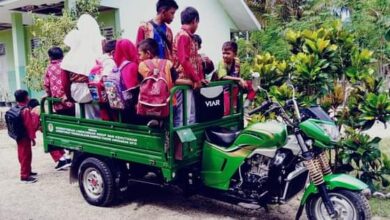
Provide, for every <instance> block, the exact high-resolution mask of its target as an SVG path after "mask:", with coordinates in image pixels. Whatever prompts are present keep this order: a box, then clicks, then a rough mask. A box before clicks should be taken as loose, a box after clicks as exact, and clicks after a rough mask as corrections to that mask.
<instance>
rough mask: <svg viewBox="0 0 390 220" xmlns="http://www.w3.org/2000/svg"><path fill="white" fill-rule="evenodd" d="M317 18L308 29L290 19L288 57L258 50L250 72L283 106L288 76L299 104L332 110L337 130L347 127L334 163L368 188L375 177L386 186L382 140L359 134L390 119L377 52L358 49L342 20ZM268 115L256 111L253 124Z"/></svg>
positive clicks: (355, 38)
mask: <svg viewBox="0 0 390 220" xmlns="http://www.w3.org/2000/svg"><path fill="white" fill-rule="evenodd" d="M321 16H325V17H326V16H328V15H327V14H324V15H321ZM321 22H322V23H321ZM321 22H320V21H319V20H314V21H313V22H312V23H310V22H308V23H307V25H306V26H307V27H309V28H308V29H302V28H301V27H300V28H296V27H297V26H298V22H296V21H294V20H293V21H292V22H291V23H290V24H289V25H286V26H288V27H289V28H288V29H287V30H286V31H283V36H284V39H283V40H284V41H285V42H286V43H288V45H289V46H288V49H289V50H290V52H289V53H290V55H289V56H287V58H286V59H279V58H278V56H276V55H274V54H273V53H272V52H271V53H269V52H264V50H259V51H260V53H259V54H258V55H255V56H254V57H253V60H252V62H251V64H252V69H251V70H252V71H254V72H259V73H260V76H261V80H262V81H261V82H262V83H261V85H262V87H264V88H265V89H267V90H268V91H269V93H270V95H271V96H272V98H273V99H276V100H278V101H279V102H280V103H281V104H283V103H284V101H285V100H287V99H290V98H291V89H290V88H289V87H288V86H287V85H286V84H285V82H286V81H288V80H290V81H291V82H292V83H293V84H294V86H295V87H296V89H297V97H298V100H299V102H300V103H301V104H303V105H312V104H320V105H321V106H322V107H323V108H324V109H327V110H329V111H332V112H333V114H334V117H335V118H336V119H337V124H338V125H339V126H340V129H341V128H346V130H347V132H345V133H344V137H343V141H342V142H340V143H339V144H338V145H337V146H336V147H335V149H334V150H335V152H336V154H335V155H336V158H335V163H334V165H335V167H337V169H338V170H341V169H342V168H343V170H344V171H346V170H347V171H352V170H354V172H356V173H357V176H358V177H359V178H360V179H362V180H363V181H365V182H366V183H368V184H369V185H370V186H371V187H372V188H373V187H374V181H379V182H381V183H382V184H383V185H386V184H388V181H387V180H386V179H385V178H384V176H383V174H384V170H385V168H384V167H387V165H386V163H385V162H384V161H385V159H384V158H383V157H382V156H381V151H380V149H379V148H378V143H379V141H380V139H378V138H373V139H371V138H370V137H369V136H368V135H366V134H363V133H362V131H364V130H367V129H369V128H371V127H372V126H373V124H374V122H375V121H377V120H379V121H381V122H383V123H385V122H386V121H388V120H390V112H389V111H388V109H389V106H390V98H389V95H388V94H385V93H382V92H381V85H382V80H381V78H379V77H378V74H377V72H376V71H375V69H374V67H375V65H373V64H375V62H377V59H375V55H376V54H375V53H374V51H371V50H369V49H367V48H365V47H362V44H361V43H360V42H359V38H358V36H357V35H356V34H354V33H352V32H351V31H350V30H349V29H348V27H347V26H346V25H343V24H342V23H341V22H340V21H338V20H335V19H330V20H329V21H328V22H326V23H324V22H323V21H321ZM276 30H278V31H279V30H280V27H278V28H276ZM269 33H272V31H269ZM253 36H254V35H252V37H253ZM272 37H275V35H272ZM275 51H278V50H276V49H275ZM248 60H249V59H248ZM263 100H264V97H259V98H257V99H256V101H257V103H258V104H259V103H260V102H262V101H263ZM290 114H291V113H290ZM268 117H269V115H257V116H255V117H254V118H252V119H251V122H254V121H264V120H267V119H268ZM389 164H390V162H389ZM386 169H387V168H386Z"/></svg>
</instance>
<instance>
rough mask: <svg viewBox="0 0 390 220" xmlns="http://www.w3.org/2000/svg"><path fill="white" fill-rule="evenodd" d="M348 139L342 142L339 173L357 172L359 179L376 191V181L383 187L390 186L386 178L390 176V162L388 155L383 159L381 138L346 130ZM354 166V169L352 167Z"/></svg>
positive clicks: (349, 129)
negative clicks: (380, 145) (380, 144)
mask: <svg viewBox="0 0 390 220" xmlns="http://www.w3.org/2000/svg"><path fill="white" fill-rule="evenodd" d="M346 134H347V135H346V137H345V138H344V140H342V141H341V145H342V146H343V147H342V148H341V151H340V152H339V158H340V161H341V163H340V164H339V166H338V167H337V168H338V169H339V171H341V172H342V171H351V170H353V169H355V167H356V169H357V170H356V171H357V177H358V178H360V179H361V180H363V181H364V182H365V183H367V184H368V185H369V187H370V188H371V189H372V190H375V189H376V186H375V185H374V180H376V181H377V182H380V183H382V186H383V187H387V186H388V185H389V180H388V179H386V177H385V176H384V175H385V174H389V168H390V161H389V160H388V159H387V156H386V155H383V157H384V158H382V154H381V151H380V149H379V142H380V141H381V139H380V138H378V137H376V138H373V139H371V138H370V136H369V135H367V134H362V133H360V132H358V131H356V130H353V129H351V128H347V129H346ZM352 165H354V167H353V166H352Z"/></svg>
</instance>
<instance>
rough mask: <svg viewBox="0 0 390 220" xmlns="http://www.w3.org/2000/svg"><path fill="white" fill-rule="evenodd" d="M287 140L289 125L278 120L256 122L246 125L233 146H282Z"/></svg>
mask: <svg viewBox="0 0 390 220" xmlns="http://www.w3.org/2000/svg"><path fill="white" fill-rule="evenodd" d="M286 142H287V127H286V125H285V124H282V123H279V122H277V121H268V122H263V123H255V124H252V125H250V126H248V127H246V128H245V129H244V130H243V131H242V132H241V133H240V135H239V136H238V137H237V139H236V140H235V141H234V143H233V146H232V147H239V146H243V145H250V146H254V147H262V148H270V147H281V146H283V145H285V144H286Z"/></svg>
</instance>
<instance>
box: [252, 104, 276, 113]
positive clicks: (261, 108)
mask: <svg viewBox="0 0 390 220" xmlns="http://www.w3.org/2000/svg"><path fill="white" fill-rule="evenodd" d="M272 104H273V103H272V102H270V101H265V102H263V103H262V104H261V105H260V106H259V107H257V108H255V109H253V110H252V111H250V112H249V113H248V114H249V115H253V114H256V113H258V112H264V111H265V110H267V109H268V108H269V107H270V106H271V105H272Z"/></svg>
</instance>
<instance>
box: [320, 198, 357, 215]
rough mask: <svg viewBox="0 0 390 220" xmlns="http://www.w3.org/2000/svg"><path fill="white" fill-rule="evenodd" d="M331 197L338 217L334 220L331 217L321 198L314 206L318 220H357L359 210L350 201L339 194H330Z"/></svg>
mask: <svg viewBox="0 0 390 220" xmlns="http://www.w3.org/2000/svg"><path fill="white" fill-rule="evenodd" d="M329 197H330V200H331V201H332V203H333V206H334V209H335V211H336V215H335V216H334V217H333V218H332V217H330V216H329V214H328V212H327V211H326V208H325V205H324V203H323V202H322V199H321V198H319V199H317V201H316V203H315V205H314V215H315V217H316V219H321V220H326V219H336V220H357V216H358V215H357V210H356V208H355V206H354V205H353V203H352V202H351V201H350V199H348V198H347V197H345V196H344V195H342V194H339V193H329Z"/></svg>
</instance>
